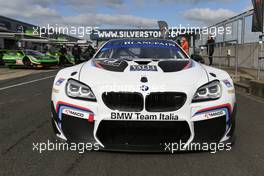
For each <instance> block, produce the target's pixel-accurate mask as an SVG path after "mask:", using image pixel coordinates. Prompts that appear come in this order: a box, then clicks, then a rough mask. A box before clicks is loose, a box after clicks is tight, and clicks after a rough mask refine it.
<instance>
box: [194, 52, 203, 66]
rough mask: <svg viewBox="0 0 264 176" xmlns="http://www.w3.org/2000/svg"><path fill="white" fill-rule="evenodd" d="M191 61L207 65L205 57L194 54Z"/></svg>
mask: <svg viewBox="0 0 264 176" xmlns="http://www.w3.org/2000/svg"><path fill="white" fill-rule="evenodd" d="M191 59H192V60H194V61H196V62H199V63H202V64H204V63H205V62H204V59H203V57H202V56H201V55H199V54H192V55H191Z"/></svg>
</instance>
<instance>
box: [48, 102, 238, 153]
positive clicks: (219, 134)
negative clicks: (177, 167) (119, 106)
mask: <svg viewBox="0 0 264 176" xmlns="http://www.w3.org/2000/svg"><path fill="white" fill-rule="evenodd" d="M51 107H52V119H53V122H54V123H55V124H54V125H53V126H54V130H55V133H56V134H57V136H63V138H64V139H67V141H69V142H85V143H93V144H94V143H99V144H100V145H101V149H102V150H111V151H144V152H153V151H154V152H156V151H159V152H162V151H164V148H165V145H166V143H184V144H185V145H186V146H188V145H190V144H191V143H200V144H202V143H220V142H226V141H229V140H230V139H231V138H232V136H233V132H234V127H235V123H234V122H235V116H236V106H234V108H233V109H232V110H231V108H230V106H228V104H225V105H221V106H217V107H212V108H207V109H205V110H203V111H201V112H199V113H197V114H194V117H193V118H192V119H195V116H196V115H197V117H198V116H199V117H201V116H203V115H204V116H206V117H207V116H208V113H210V114H211V113H212V112H219V111H224V112H226V113H224V114H223V115H222V116H221V115H220V116H217V117H215V118H208V119H203V120H190V121H184V120H179V121H126V120H102V121H100V123H99V125H98V126H97V127H96V126H95V123H94V121H93V118H94V117H93V116H94V113H93V112H92V111H90V110H89V109H85V108H84V109H83V108H81V107H77V106H72V105H70V104H63V103H62V104H59V105H57V106H54V105H53V103H52V106H51ZM55 107H56V109H55ZM65 107H66V108H71V109H73V110H75V111H76V112H83V114H84V116H85V118H76V116H75V115H69V114H64V113H63V109H65ZM91 117H92V118H91Z"/></svg>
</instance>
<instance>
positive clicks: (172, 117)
mask: <svg viewBox="0 0 264 176" xmlns="http://www.w3.org/2000/svg"><path fill="white" fill-rule="evenodd" d="M110 118H111V120H137V121H141V120H142V121H178V120H179V117H178V115H176V114H174V113H169V114H163V113H158V114H141V113H137V112H135V113H134V112H131V113H127V112H112V113H111V115H110Z"/></svg>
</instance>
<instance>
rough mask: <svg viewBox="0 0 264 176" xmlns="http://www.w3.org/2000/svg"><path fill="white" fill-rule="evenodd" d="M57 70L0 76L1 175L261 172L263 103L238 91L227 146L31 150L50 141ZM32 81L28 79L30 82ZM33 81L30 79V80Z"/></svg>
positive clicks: (232, 175)
mask: <svg viewBox="0 0 264 176" xmlns="http://www.w3.org/2000/svg"><path fill="white" fill-rule="evenodd" d="M55 74H56V71H53V72H48V73H41V74H34V75H30V76H26V77H22V78H17V79H13V80H5V81H0V175H1V176H2V175H7V176H11V175H38V176H40V175H63V176H64V175H71V176H72V175H100V176H101V175H115V176H118V175H133V176H134V175H152V176H153V175H196V176H197V175H203V176H204V175H214V176H218V175H219V176H223V175H228V176H237V175H239V176H255V175H263V173H264V139H263V134H264V102H263V101H261V100H256V99H254V98H251V97H248V96H245V95H241V94H238V95H237V102H238V114H237V115H238V116H237V129H236V136H237V138H236V143H235V145H234V146H233V147H232V150H231V151H221V152H217V153H216V154H211V153H209V152H197V153H177V154H155V153H154V154H153V153H152V154H143V153H118V152H114V153H113V152H85V153H84V154H79V153H78V152H75V151H45V152H43V153H41V154H40V153H39V152H38V151H33V143H37V142H47V141H48V140H54V135H53V131H52V128H51V125H50V95H51V86H52V82H53V77H51V76H53V75H55ZM32 80H33V81H32ZM34 80H35V81H34Z"/></svg>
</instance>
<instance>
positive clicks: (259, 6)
mask: <svg viewBox="0 0 264 176" xmlns="http://www.w3.org/2000/svg"><path fill="white" fill-rule="evenodd" d="M252 3H253V7H254V14H253V21H252V32H263V13H264V8H263V5H264V3H263V0H252Z"/></svg>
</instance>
